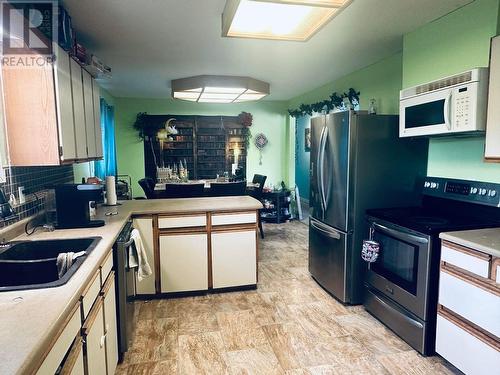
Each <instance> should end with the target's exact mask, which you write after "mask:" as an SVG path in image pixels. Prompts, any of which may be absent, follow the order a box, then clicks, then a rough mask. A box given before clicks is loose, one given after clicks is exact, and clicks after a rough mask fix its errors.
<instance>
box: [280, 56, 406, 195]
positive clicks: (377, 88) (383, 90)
mask: <svg viewBox="0 0 500 375" xmlns="http://www.w3.org/2000/svg"><path fill="white" fill-rule="evenodd" d="M402 57H403V56H402V54H401V53H397V54H395V55H393V56H390V57H388V58H386V59H383V60H381V61H379V62H377V63H375V64H372V65H369V66H367V67H365V68H363V69H360V70H357V71H355V72H353V73H351V74H348V75H347V76H345V77H342V78H340V79H337V80H335V81H333V82H330V83H327V84H326V85H324V86H321V87H319V88H317V89H315V90H312V91H309V92H307V93H305V94H302V95H300V96H297V97H295V98H293V99H291V100H290V101H289V102H288V108H297V107H298V106H300V104H310V103H315V102H318V101H320V100H324V99H327V98H328V97H329V96H330V94H331V93H332V92H334V91H336V92H337V93H342V92H346V91H347V90H349V88H350V87H353V88H355V89H356V90H358V91H359V92H360V108H361V109H362V110H367V109H368V105H369V102H370V99H372V98H374V99H376V101H377V112H378V113H381V114H397V113H399V90H400V89H401V79H402V71H401V69H402ZM295 126H296V123H295V120H294V119H291V120H290V121H289V123H288V136H289V137H290V138H289V143H290V144H291V145H292V146H291V147H290V148H289V153H288V158H287V159H288V162H289V165H288V168H287V171H288V180H289V183H290V185H292V184H295V176H299V177H300V176H301V175H306V174H308V173H309V172H308V170H297V171H296V170H295V165H296V163H295V160H302V159H308V156H309V155H305V151H304V150H303V149H302V148H301V147H299V151H298V152H300V153H301V154H299V155H295V146H294V142H295ZM301 131H303V130H301ZM298 165H299V166H302V167H303V168H306V165H305V164H304V163H298ZM307 168H308V167H307ZM303 197H304V198H306V199H308V197H307V196H306V195H303Z"/></svg>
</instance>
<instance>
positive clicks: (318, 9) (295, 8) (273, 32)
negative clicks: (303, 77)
mask: <svg viewBox="0 0 500 375" xmlns="http://www.w3.org/2000/svg"><path fill="white" fill-rule="evenodd" d="M352 1H353V0H226V6H225V7H224V13H222V36H225V37H235V38H257V39H277V40H292V41H301V42H303V41H306V40H308V39H309V38H310V37H312V36H313V35H314V34H315V33H316V32H317V31H318V30H319V29H320V28H321V27H322V26H323V25H325V24H326V23H327V22H328V21H330V20H331V19H332V18H333V17H334V16H336V15H337V14H339V13H340V11H341V10H343V9H344V8H346V7H347V6H348V5H349V4H350V3H351V2H352Z"/></svg>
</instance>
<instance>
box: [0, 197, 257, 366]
mask: <svg viewBox="0 0 500 375" xmlns="http://www.w3.org/2000/svg"><path fill="white" fill-rule="evenodd" d="M121 203H122V205H121V206H116V207H102V208H99V209H98V212H97V217H96V218H97V219H103V220H105V222H106V224H105V225H104V226H102V227H98V228H83V229H65V230H56V231H54V232H43V231H39V232H36V233H35V234H33V235H32V236H30V237H26V236H25V235H23V236H20V237H18V238H16V240H23V239H29V240H41V239H62V238H78V237H91V236H99V237H102V240H101V241H100V242H99V243H98V245H97V247H96V248H95V249H94V250H93V251H92V252H91V253H90V255H89V256H88V258H87V259H86V260H85V262H84V263H83V264H82V265H81V266H80V268H79V269H78V271H77V272H76V273H75V274H74V275H73V277H72V278H71V279H70V280H69V281H68V282H67V283H66V284H64V285H62V286H60V287H56V288H46V289H35V290H26V291H12V292H1V293H0V374H9V375H11V374H21V373H27V372H30V371H33V370H34V369H33V368H32V366H34V364H35V363H36V362H37V361H38V360H39V359H40V358H41V357H42V356H43V355H44V351H45V349H46V348H47V347H48V346H49V345H50V343H51V341H52V340H53V339H54V337H55V335H56V334H57V332H58V330H59V329H60V326H61V324H62V322H64V321H65V319H66V318H67V317H68V315H69V313H70V312H71V309H72V308H73V307H74V306H75V304H76V303H77V302H78V300H79V298H80V295H81V293H82V292H83V290H84V288H85V286H86V284H88V282H89V281H90V279H91V277H92V275H94V274H95V272H96V271H97V269H98V267H99V265H100V264H101V263H102V262H103V261H104V259H105V257H106V256H107V254H108V253H109V251H110V249H111V248H112V246H113V244H114V242H115V240H116V238H117V237H118V235H119V234H120V231H121V230H122V228H123V227H124V225H125V223H126V222H127V220H128V219H129V218H130V217H131V216H134V215H146V214H157V213H169V214H171V213H180V212H213V211H245V210H256V209H259V208H262V204H261V203H260V202H259V201H257V200H255V199H254V198H251V197H249V196H241V197H211V198H190V199H155V200H133V201H125V202H121ZM106 212H118V214H117V215H114V216H105V213H106Z"/></svg>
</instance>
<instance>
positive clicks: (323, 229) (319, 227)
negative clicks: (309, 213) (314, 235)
mask: <svg viewBox="0 0 500 375" xmlns="http://www.w3.org/2000/svg"><path fill="white" fill-rule="evenodd" d="M310 223H311V226H312V227H313V228H314V229H316V230H317V231H319V232H321V233H322V234H324V235H325V236H327V237H330V238H333V239H335V240H340V233H339V232H337V231H336V230H334V229H332V228H328V227H326V226H325V225H323V224H320V223H319V222H317V221H315V220H311V221H310Z"/></svg>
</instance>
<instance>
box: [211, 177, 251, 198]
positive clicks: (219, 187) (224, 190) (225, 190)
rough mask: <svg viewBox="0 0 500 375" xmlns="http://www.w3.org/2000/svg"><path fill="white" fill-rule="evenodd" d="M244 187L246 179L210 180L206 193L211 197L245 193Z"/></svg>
mask: <svg viewBox="0 0 500 375" xmlns="http://www.w3.org/2000/svg"><path fill="white" fill-rule="evenodd" d="M246 187H247V182H246V181H238V182H212V183H210V190H209V193H208V194H209V195H210V196H211V197H224V196H235V195H245V190H246Z"/></svg>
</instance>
